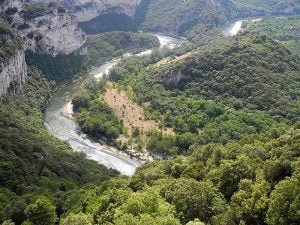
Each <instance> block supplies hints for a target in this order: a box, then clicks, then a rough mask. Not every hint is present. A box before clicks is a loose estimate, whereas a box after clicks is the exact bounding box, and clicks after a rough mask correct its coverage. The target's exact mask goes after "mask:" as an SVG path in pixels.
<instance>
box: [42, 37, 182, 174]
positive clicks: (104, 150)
mask: <svg viewBox="0 0 300 225" xmlns="http://www.w3.org/2000/svg"><path fill="white" fill-rule="evenodd" d="M155 35H156V36H157V37H158V39H159V41H160V44H161V47H170V48H173V47H175V46H176V45H177V44H179V43H181V42H182V40H181V39H177V38H173V37H169V36H164V35H160V34H155ZM150 53H151V50H148V51H144V52H141V53H139V54H138V55H145V54H150ZM119 60H120V59H116V60H112V61H110V62H107V63H105V64H104V65H102V66H100V67H98V68H95V69H93V70H91V71H90V73H89V76H94V77H96V78H98V79H100V78H101V77H102V76H103V74H105V73H107V72H108V71H109V69H111V68H112V67H113V66H115V65H116V64H117V63H118V61H119ZM79 85H80V81H75V82H73V83H71V84H69V85H67V86H66V87H64V88H62V89H60V90H59V91H58V92H57V93H56V94H55V95H54V96H53V97H52V98H51V100H50V102H49V105H48V107H47V110H46V113H45V126H46V128H47V130H48V131H49V133H50V134H52V135H53V136H55V137H57V138H59V139H61V140H64V141H67V142H68V143H69V144H70V146H71V147H72V149H73V150H74V151H76V152H83V153H85V155H86V157H87V158H88V159H92V160H95V161H97V162H98V163H100V164H102V165H105V166H106V167H108V168H112V169H115V170H118V171H119V172H120V173H121V174H123V175H127V176H131V175H133V174H134V172H135V170H136V168H137V167H139V166H141V165H142V164H143V162H142V161H139V160H137V159H134V158H130V156H128V155H127V154H124V153H122V152H120V151H117V150H116V149H114V148H111V147H109V146H107V145H101V144H99V143H98V142H95V141H93V140H91V139H89V138H88V137H87V136H86V135H85V134H83V133H82V132H81V131H80V128H79V126H78V125H77V124H76V122H75V121H74V119H73V117H72V105H71V104H70V96H72V95H73V94H74V93H76V91H78V89H77V88H78V86H79Z"/></svg>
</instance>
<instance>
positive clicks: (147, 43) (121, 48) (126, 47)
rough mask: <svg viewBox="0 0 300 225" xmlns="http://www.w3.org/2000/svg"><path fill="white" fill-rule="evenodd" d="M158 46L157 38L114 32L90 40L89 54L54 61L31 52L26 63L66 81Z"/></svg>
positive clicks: (140, 34)
mask: <svg viewBox="0 0 300 225" xmlns="http://www.w3.org/2000/svg"><path fill="white" fill-rule="evenodd" d="M158 46H159V42H158V40H157V38H156V37H154V36H152V35H149V34H144V33H127V32H111V33H103V34H98V35H93V36H89V37H88V40H87V43H86V46H85V47H86V48H87V50H86V54H81V53H73V54H70V55H57V56H56V57H52V56H51V55H43V54H34V53H31V52H28V53H27V57H26V60H27V63H28V64H29V65H31V66H35V67H37V68H38V69H40V70H41V71H43V73H44V74H45V75H46V77H47V78H49V79H51V80H56V81H64V80H67V79H71V78H73V77H74V76H75V75H79V74H80V73H84V72H86V71H87V70H88V69H90V68H91V67H93V66H99V65H101V64H103V63H104V62H106V61H109V60H111V59H113V58H116V57H120V56H122V55H123V54H124V53H126V52H132V53H136V52H140V51H143V50H145V49H150V48H153V47H158Z"/></svg>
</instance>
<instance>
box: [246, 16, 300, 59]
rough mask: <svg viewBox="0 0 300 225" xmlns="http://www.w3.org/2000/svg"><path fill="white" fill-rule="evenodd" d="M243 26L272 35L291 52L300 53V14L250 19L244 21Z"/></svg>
mask: <svg viewBox="0 0 300 225" xmlns="http://www.w3.org/2000/svg"><path fill="white" fill-rule="evenodd" d="M243 28H244V29H247V30H250V31H255V32H259V33H261V34H265V35H267V36H269V37H272V38H274V39H276V40H278V41H280V42H281V43H283V45H285V46H286V47H287V48H288V49H289V50H291V52H293V53H295V54H298V55H299V54H300V16H290V17H273V18H265V19H262V20H258V21H248V22H245V23H244V25H243Z"/></svg>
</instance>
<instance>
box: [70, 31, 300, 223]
mask: <svg viewBox="0 0 300 225" xmlns="http://www.w3.org/2000/svg"><path fill="white" fill-rule="evenodd" d="M223 44H224V45H223V46H221V45H215V47H212V46H211V45H209V48H208V49H206V48H205V47H203V46H202V47H200V50H199V51H196V52H194V53H192V54H189V55H188V56H186V57H183V59H180V60H176V56H173V57H171V59H169V62H168V63H162V58H164V57H166V56H168V55H170V54H171V53H170V52H172V53H173V54H177V55H182V54H183V55H185V54H187V53H185V51H184V50H182V49H174V50H172V51H169V52H168V53H165V52H163V51H162V52H159V51H158V52H154V53H153V54H152V55H150V56H145V57H143V58H137V57H131V58H127V59H124V60H122V61H121V62H120V63H119V64H118V65H117V67H115V68H114V69H113V70H111V72H110V74H109V79H110V80H111V82H114V84H115V85H116V86H118V88H119V89H123V90H126V91H127V92H128V94H129V96H130V98H132V99H133V100H134V101H135V102H137V103H138V104H140V105H142V106H143V107H144V110H145V114H146V115H147V117H148V118H149V119H155V120H158V121H160V123H161V127H172V128H173V129H174V131H175V135H164V134H163V133H162V132H161V131H160V130H157V131H153V132H151V133H149V134H148V141H147V143H145V145H146V148H147V149H148V150H149V151H151V152H153V153H155V154H159V155H161V156H164V157H165V158H167V160H162V161H156V162H152V163H146V165H144V166H143V167H141V168H140V169H138V171H137V172H136V174H135V175H134V176H133V177H132V178H114V179H112V180H110V181H109V182H108V183H106V184H103V185H102V186H100V187H99V188H100V189H101V191H99V192H97V193H95V191H94V190H91V189H90V190H88V189H86V193H85V196H86V198H87V199H88V202H89V204H88V206H87V211H86V212H85V213H84V214H80V215H81V216H82V217H84V216H86V217H88V216H91V217H92V218H93V220H90V223H92V224H128V225H131V224H189V225H190V224H224V225H225V224H226V225H227V224H251V225H253V224H269V225H273V224H274V225H275V224H282V225H283V224H295V225H296V224H298V223H299V222H300V217H299V215H298V214H297V209H299V207H300V206H299V201H298V200H297V199H298V198H299V195H300V189H299V182H300V180H299V168H298V167H299V162H298V161H299V154H298V150H299V149H298V143H297V142H298V133H299V132H298V129H299V123H297V121H298V117H299V112H298V107H297V105H298V94H297V90H298V87H299V83H298V82H299V79H298V76H299V75H300V68H299V58H298V57H297V56H294V55H293V54H292V53H291V52H290V51H289V50H288V49H286V48H285V47H284V46H283V45H282V44H280V43H278V42H276V41H274V40H272V39H270V38H267V37H266V36H263V35H259V34H255V33H250V32H245V33H243V34H240V35H238V36H236V37H234V38H232V39H230V40H226V39H224V42H223ZM171 55H172V54H171ZM172 59H173V60H172ZM249 75H250V76H249ZM103 85H104V84H103V83H102V84H101V92H103ZM88 93H89V94H88ZM88 93H87V95H86V97H84V99H85V101H80V104H79V105H81V110H83V111H82V112H83V113H81V114H80V115H81V117H80V119H81V120H82V119H84V120H85V121H86V122H92V121H93V120H94V119H96V118H102V117H103V116H105V115H107V113H108V114H112V110H111V109H110V108H109V107H108V106H107V105H106V104H105V103H104V102H101V101H100V99H101V97H100V98H99V92H98V94H97V97H96V98H95V97H91V92H88ZM95 93H97V92H95ZM100 96H101V95H100ZM81 98H83V96H82V95H81ZM76 100H77V99H74V103H76V102H78V100H77V101H76ZM85 105H86V106H85ZM100 105H102V108H101V109H99V108H98V107H99V106H100ZM88 109H89V111H88V113H87V112H86V111H85V110H88ZM93 113H100V115H99V114H93ZM84 114H85V115H86V116H87V115H88V117H86V118H85V117H82V115H84ZM111 118H114V119H111V123H110V125H112V126H115V129H117V128H118V127H120V122H122V121H117V119H116V118H115V117H114V116H111ZM98 121H99V120H98ZM113 121H115V125H113V123H114V122H113ZM92 123H93V122H92ZM105 123H107V120H106V122H105ZM105 123H102V125H104V124H105ZM85 124H86V123H85ZM93 124H94V125H95V123H93ZM91 126H92V125H91ZM100 127H101V126H100ZM108 130H110V129H108ZM99 133H100V134H101V132H99ZM91 134H92V133H91ZM115 134H118V133H115ZM102 135H104V136H107V134H102ZM110 137H111V138H115V137H116V136H110ZM178 155H183V156H178ZM170 156H173V157H170ZM89 196H92V197H89ZM120 199H122V200H120ZM78 212H79V211H77V213H78ZM72 213H76V210H75V211H73V212H72ZM162 215H163V216H162ZM71 217H74V218H75V217H76V215H75V214H70V215H69V218H70V219H71ZM91 217H90V218H91ZM87 224H88V223H87Z"/></svg>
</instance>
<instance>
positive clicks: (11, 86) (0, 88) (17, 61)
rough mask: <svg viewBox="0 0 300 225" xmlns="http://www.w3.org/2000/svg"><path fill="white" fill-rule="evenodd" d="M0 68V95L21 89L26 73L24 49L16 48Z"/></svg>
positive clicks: (13, 92)
mask: <svg viewBox="0 0 300 225" xmlns="http://www.w3.org/2000/svg"><path fill="white" fill-rule="evenodd" d="M0 68H1V69H0V71H1V72H0V96H3V95H5V94H7V93H10V94H12V95H14V94H15V93H16V92H18V91H19V90H20V89H21V87H22V84H23V83H24V82H25V78H26V75H27V72H26V62H25V54H24V50H22V49H18V50H16V52H15V54H14V55H13V56H11V57H9V58H8V59H7V61H6V62H4V63H2V64H1V65H0Z"/></svg>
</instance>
